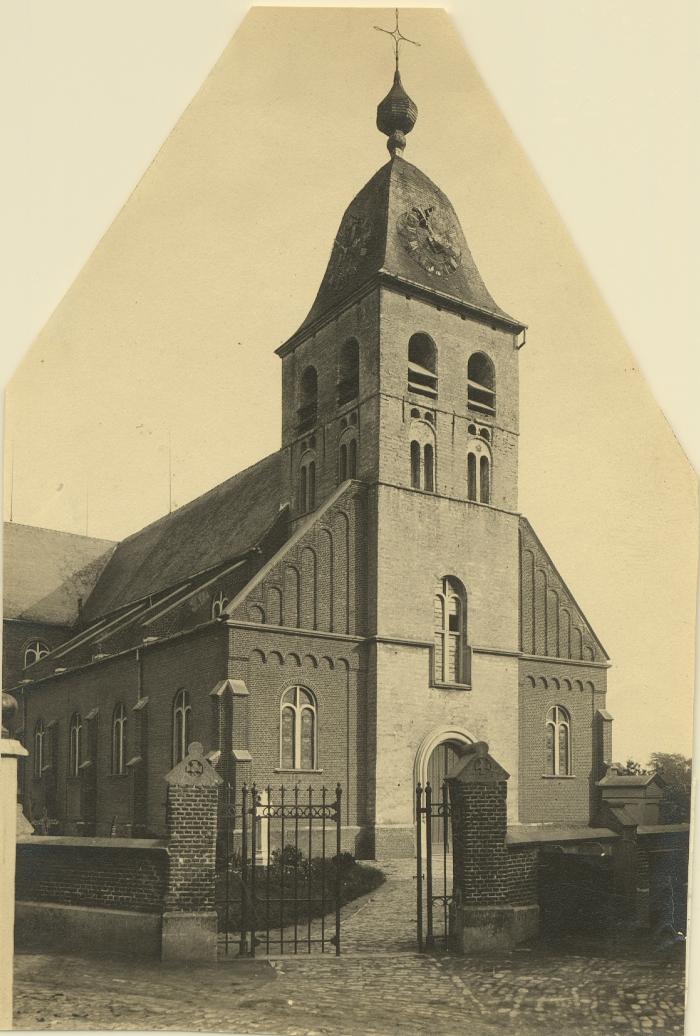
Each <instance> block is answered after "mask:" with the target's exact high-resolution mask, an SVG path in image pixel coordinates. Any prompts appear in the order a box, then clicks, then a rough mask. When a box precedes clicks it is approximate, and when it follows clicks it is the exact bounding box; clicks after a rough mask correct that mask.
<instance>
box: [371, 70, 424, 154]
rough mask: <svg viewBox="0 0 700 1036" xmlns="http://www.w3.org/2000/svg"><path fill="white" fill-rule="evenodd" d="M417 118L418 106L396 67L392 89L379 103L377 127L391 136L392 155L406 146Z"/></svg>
mask: <svg viewBox="0 0 700 1036" xmlns="http://www.w3.org/2000/svg"><path fill="white" fill-rule="evenodd" d="M417 118H418V107H417V106H416V104H415V103H414V102H413V101H412V100H411V98H410V97H409V96H408V94H407V93H406V91H405V90H404V88H403V83H402V82H401V75H400V73H399V70H398V69H396V72H395V73H394V83H393V86H392V87H391V90H390V91H389V93H388V94H387V95H386V97H385V98H384V100H383V101H380V102H379V104H378V105H377V129H378V130H379V131H380V132H381V133H384V134H385V135H386V136H387V137H388V138H389V139H388V141H387V145H386V146H387V147H388V149H389V153H390V154H391V156H392V157H393V156H394V155H396V153H397V152H401V151H403V149H404V148H405V147H406V134H407V133H410V132H411V130H412V129H413V127H414V126H415V124H416V119H417Z"/></svg>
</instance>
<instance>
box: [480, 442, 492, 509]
mask: <svg viewBox="0 0 700 1036" xmlns="http://www.w3.org/2000/svg"><path fill="white" fill-rule="evenodd" d="M489 469H490V465H489V459H488V457H487V456H486V455H485V454H483V453H482V455H481V457H480V458H479V491H480V494H481V502H482V504H487V503H488V502H489V498H490V496H491V474H490V470H489Z"/></svg>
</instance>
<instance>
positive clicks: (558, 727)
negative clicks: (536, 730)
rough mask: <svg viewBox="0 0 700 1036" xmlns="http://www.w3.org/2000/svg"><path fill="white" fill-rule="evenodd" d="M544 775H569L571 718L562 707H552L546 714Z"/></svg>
mask: <svg viewBox="0 0 700 1036" xmlns="http://www.w3.org/2000/svg"><path fill="white" fill-rule="evenodd" d="M545 773H547V774H548V775H549V776H552V777H568V776H569V775H570V774H571V717H570V716H569V713H568V712H567V710H566V709H565V708H564V707H563V705H553V706H552V708H551V709H550V710H549V712H548V713H547V722H546V724H545Z"/></svg>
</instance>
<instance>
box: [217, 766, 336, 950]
mask: <svg viewBox="0 0 700 1036" xmlns="http://www.w3.org/2000/svg"><path fill="white" fill-rule="evenodd" d="M341 800H342V790H341V787H340V785H339V784H338V785H337V786H336V788H335V798H334V799H333V800H332V801H328V791H327V789H326V788H321V790H320V792H319V791H317V790H316V791H314V789H313V788H311V787H309V788H308V790H304V791H302V789H300V788H299V786H298V785H297V786H296V787H294V788H284V787H280V788H272V787H269V786H268V787H266V788H263V789H258V788H256V786H255V785H254V784H253V785H252V786H251V787H248V786H247V785H245V784H244V785H243V786H242V788H241V789H240V796H239V798H238V799H237V798H236V795H235V790H234V788H233V786H232V785H231V784H230V783H226V784H225V785H224V788H223V800H222V804H221V808H220V818H219V821H220V822H219V844H218V846H217V861H218V862H217V894H216V907H217V915H218V919H219V932H220V944H221V947H222V949H223V951H224V953H226V954H228V953H229V952H231V950H233V949H235V948H237V950H238V955H239V956H244V957H254V956H255V955H256V950H257V951H258V952H262V953H265V954H270V953H274V954H276V953H280V954H285V953H296V954H298V953H312V952H313V951H314V950H320V952H321V953H329V952H334V953H335V954H336V955H339V954H340V906H341V892H342V886H341V841H340V821H341Z"/></svg>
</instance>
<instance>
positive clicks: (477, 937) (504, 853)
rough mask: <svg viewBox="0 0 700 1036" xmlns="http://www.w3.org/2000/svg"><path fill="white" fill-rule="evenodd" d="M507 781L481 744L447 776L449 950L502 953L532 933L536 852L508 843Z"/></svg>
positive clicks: (535, 905)
mask: <svg viewBox="0 0 700 1036" xmlns="http://www.w3.org/2000/svg"><path fill="white" fill-rule="evenodd" d="M509 776H510V774H508V773H507V772H506V771H505V770H504V769H503V767H502V766H500V765H499V764H498V763H497V762H496V761H495V760H494V759H493V758H492V757H491V756H490V755H489V750H488V745H487V744H486V743H485V742H483V741H480V742H478V743H477V744H474V745H470V746H468V747H467V748H466V749H465V751H464V754H463V755H462V756H461V757H460V759H459V762H458V763H457V764H456V766H455V768H454V769H453V770H452V772H451V773H450V774H449V775H448V777H447V784H448V786H449V789H450V801H451V805H452V854H453V903H452V906H451V910H450V945H451V948H452V949H453V950H455V951H457V952H458V953H476V952H481V951H490V950H507V949H510V948H511V947H512V946H514V945H515V944H516V943H518V942H522V941H523V940H524V939H528V938H530V937H532V936H533V935H535V934H536V933H537V930H538V927H539V905H538V903H537V891H536V880H535V879H536V868H537V850H536V849H532V850H530V851H529V852H527V853H526V854H523V853H522V852H519V853H514V852H513V851H512V850H511V849H509V847H508V845H507V844H506V829H507V820H506V800H507V781H508V778H509Z"/></svg>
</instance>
